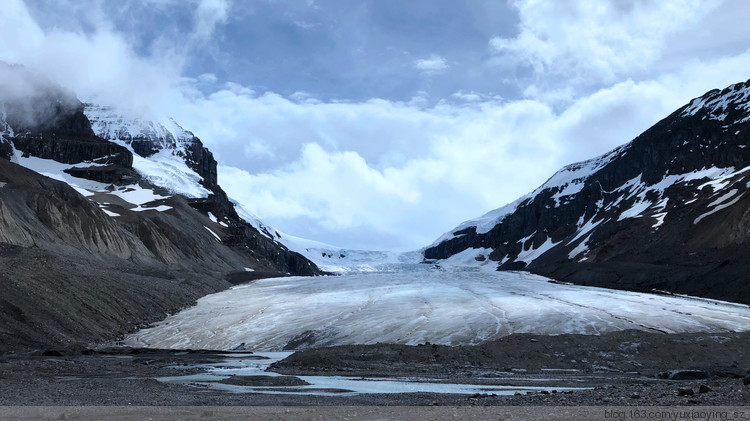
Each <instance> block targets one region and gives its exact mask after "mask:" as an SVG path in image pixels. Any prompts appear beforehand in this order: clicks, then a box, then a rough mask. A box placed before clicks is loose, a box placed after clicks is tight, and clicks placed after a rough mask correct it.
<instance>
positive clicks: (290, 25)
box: [0, 0, 750, 249]
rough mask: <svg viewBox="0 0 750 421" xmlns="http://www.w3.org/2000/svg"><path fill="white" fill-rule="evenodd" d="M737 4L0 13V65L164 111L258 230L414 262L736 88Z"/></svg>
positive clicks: (372, 1) (320, 5)
mask: <svg viewBox="0 0 750 421" xmlns="http://www.w3.org/2000/svg"><path fill="white" fill-rule="evenodd" d="M749 8H750V5H748V4H747V3H746V2H743V1H740V0H725V1H721V0H705V1H704V0H663V1H658V2H654V1H645V0H633V1H584V0H580V1H575V0H570V1H565V2H557V1H555V2H552V1H550V2H547V1H535V0H516V1H508V2H506V1H500V0H496V1H489V0H469V1H448V0H415V1H409V2H401V1H395V0H393V1H391V0H362V1H342V0H299V1H291V0H286V1H285V0H254V1H239V0H234V1H232V0H184V1H182V0H142V1H121V2H111V1H103V0H80V1H73V0H59V1H42V0H28V1H26V2H24V1H21V0H9V1H8V2H6V4H4V10H3V14H2V16H0V60H4V61H8V62H16V63H22V64H25V65H26V66H27V67H29V68H30V69H32V70H34V71H35V72H38V73H41V74H43V75H45V76H47V77H49V78H51V79H53V80H56V81H57V82H59V83H61V84H62V85H64V86H67V87H69V88H71V89H73V90H74V91H75V92H77V93H78V95H79V96H80V97H81V98H84V99H92V100H95V101H97V102H100V103H104V104H108V105H114V106H117V107H119V108H120V109H121V110H122V112H123V113H125V114H133V115H140V116H144V117H148V118H156V119H159V118H163V117H164V116H173V117H174V118H175V119H176V120H177V121H178V122H180V123H181V124H182V125H183V126H184V127H185V128H187V129H189V130H192V131H193V132H195V133H196V134H197V135H198V136H199V137H200V138H201V139H202V140H203V142H204V143H205V144H206V145H207V146H208V147H209V148H210V149H211V150H212V151H213V152H214V154H215V155H216V157H217V159H218V161H219V164H220V167H219V175H220V183H221V184H222V186H223V187H224V188H225V190H227V192H228V194H229V195H230V196H231V197H233V198H235V199H236V200H239V201H240V202H242V203H243V204H244V205H245V207H246V208H248V209H250V210H252V211H254V212H255V213H256V214H258V215H259V216H260V217H261V218H262V219H264V220H265V221H266V222H268V223H269V224H271V225H272V226H274V227H276V228H278V229H280V230H282V231H285V232H287V233H289V234H294V235H298V236H302V237H307V238H312V239H316V240H319V241H324V242H328V243H332V244H336V245H340V246H344V247H353V248H370V249H414V248H419V247H422V246H425V245H427V244H429V243H431V242H432V241H433V240H434V239H436V238H437V237H438V236H439V235H440V234H441V233H443V232H445V231H447V230H449V229H450V228H452V227H454V226H456V225H458V224H459V223H460V222H461V221H463V220H466V219H469V218H472V217H476V216H479V215H481V214H483V213H485V212H487V211H489V210H491V209H494V208H497V207H500V206H502V205H504V204H506V203H508V202H511V201H513V200H514V199H516V198H517V197H518V196H520V195H522V194H525V193H527V192H529V191H531V190H533V189H534V188H535V187H537V186H538V185H539V184H541V183H543V182H544V181H545V180H546V179H547V178H548V177H550V176H551V175H552V173H553V172H554V171H556V170H557V169H559V168H560V167H561V166H563V165H566V164H569V163H572V162H575V161H579V160H583V159H588V158H591V157H594V156H597V155H600V154H602V153H605V152H606V151H608V150H610V149H612V148H614V147H616V146H618V145H620V144H622V143H624V142H627V141H629V140H631V139H632V138H633V137H634V136H636V135H637V134H639V133H640V132H642V131H643V130H645V129H646V128H648V127H649V126H651V125H652V124H653V123H655V122H656V121H658V120H660V119H661V118H663V117H665V116H666V115H667V114H669V113H670V112H671V111H673V110H674V109H676V108H677V107H679V106H681V105H683V104H684V103H686V102H687V101H689V100H690V99H691V98H693V97H696V96H699V95H702V94H703V93H704V92H705V91H707V90H709V89H712V88H722V87H724V86H727V85H729V84H731V83H734V82H739V81H744V80H747V79H748V78H750V70H748V69H750V52H749V51H748V47H750V42H749V41H750V29H748V26H747V24H746V22H745V18H746V16H748V9H749Z"/></svg>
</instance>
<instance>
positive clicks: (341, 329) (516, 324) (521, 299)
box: [125, 270, 750, 351]
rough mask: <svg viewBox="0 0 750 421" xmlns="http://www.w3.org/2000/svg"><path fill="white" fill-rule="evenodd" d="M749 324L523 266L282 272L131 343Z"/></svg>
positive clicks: (321, 341) (229, 344) (749, 311)
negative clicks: (312, 274)
mask: <svg viewBox="0 0 750 421" xmlns="http://www.w3.org/2000/svg"><path fill="white" fill-rule="evenodd" d="M623 329H641V330H652V331H662V332H708V331H742V330H747V329H750V308H748V306H744V305H739V304H732V303H726V302H721V301H712V300H704V299H695V298H690V297H676V296H664V295H655V294H646V293H634V292H622V291H614V290H608V289H601V288H592V287H582V286H574V285H563V284H556V283H551V282H549V279H547V278H544V277H541V276H535V275H531V274H528V273H523V272H491V273H489V272H479V271H460V270H456V271H445V272H440V271H432V272H412V273H408V272H400V273H372V274H356V275H345V276H335V277H317V278H303V277H290V278H276V279H263V280H258V281H256V282H254V283H252V284H248V285H242V286H238V287H235V288H234V289H231V290H228V291H224V292H220V293H217V294H213V295H209V296H207V297H204V298H202V299H200V300H199V301H198V304H197V305H196V306H195V307H192V308H189V309H187V310H184V311H182V312H180V313H178V314H176V315H173V316H171V317H169V318H168V319H166V320H165V321H163V322H160V323H159V324H157V325H156V326H154V327H152V328H149V329H145V330H142V331H140V332H137V333H136V334H133V335H131V336H129V337H127V338H126V339H125V344H126V345H129V346H147V347H157V348H193V349H201V348H204V349H232V348H234V347H235V346H237V345H238V344H241V343H245V346H246V347H247V349H251V350H254V351H261V350H281V349H285V348H288V349H301V348H307V347H319V346H333V345H344V344H374V343H377V342H388V343H401V344H412V345H413V344H418V343H423V342H426V341H429V342H431V343H436V344H451V345H467V344H476V343H481V342H485V341H489V340H493V339H497V338H499V337H502V336H506V335H509V334H512V333H537V334H553V335H555V334H563V333H584V334H600V333H604V332H609V331H618V330H623Z"/></svg>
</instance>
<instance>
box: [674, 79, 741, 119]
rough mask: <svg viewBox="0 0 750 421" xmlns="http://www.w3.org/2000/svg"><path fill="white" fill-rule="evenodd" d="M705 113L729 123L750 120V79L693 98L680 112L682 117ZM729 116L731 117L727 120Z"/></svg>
mask: <svg viewBox="0 0 750 421" xmlns="http://www.w3.org/2000/svg"><path fill="white" fill-rule="evenodd" d="M698 113H705V116H703V118H709V119H711V120H719V121H726V122H727V123H729V124H736V123H744V122H746V121H748V120H750V81H748V82H743V83H736V84H734V85H731V86H729V87H728V88H726V89H724V90H718V89H714V90H712V91H709V92H708V93H706V94H705V95H703V96H701V97H699V98H695V99H693V100H692V101H691V102H690V104H688V105H687V106H686V107H685V108H684V109H683V111H682V113H680V116H682V117H688V116H694V115H696V114H698ZM727 117H730V119H729V120H727Z"/></svg>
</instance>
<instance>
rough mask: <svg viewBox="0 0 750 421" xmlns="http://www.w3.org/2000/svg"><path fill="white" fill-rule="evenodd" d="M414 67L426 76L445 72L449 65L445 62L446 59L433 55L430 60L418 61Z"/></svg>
mask: <svg viewBox="0 0 750 421" xmlns="http://www.w3.org/2000/svg"><path fill="white" fill-rule="evenodd" d="M414 67H416V68H417V69H419V70H421V71H422V72H423V73H425V74H429V75H432V74H437V73H442V72H443V71H445V70H446V69H447V68H448V63H447V62H446V61H445V58H443V57H440V56H438V55H435V54H433V55H431V56H430V58H425V59H420V60H416V61H415V62H414Z"/></svg>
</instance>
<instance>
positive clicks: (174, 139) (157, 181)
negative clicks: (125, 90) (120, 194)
mask: <svg viewBox="0 0 750 421" xmlns="http://www.w3.org/2000/svg"><path fill="white" fill-rule="evenodd" d="M84 114H86V117H88V119H89V121H90V122H91V128H92V129H93V130H94V133H96V135H97V136H99V137H101V138H104V139H107V140H109V141H111V142H113V143H116V144H119V145H121V146H124V147H126V148H127V149H128V150H130V151H131V152H132V153H133V169H134V170H135V171H136V172H138V173H139V174H140V175H141V176H142V177H144V178H145V179H147V180H148V181H149V182H151V183H152V184H154V185H156V186H158V187H161V188H164V189H167V190H168V191H169V192H171V193H174V194H181V195H183V196H186V197H190V198H199V197H207V196H208V195H209V194H210V193H211V190H210V185H211V184H215V181H213V183H206V180H205V177H204V175H205V174H204V175H202V174H200V173H199V170H200V169H201V168H202V167H205V165H201V163H200V162H198V160H196V159H194V158H193V155H195V149H196V147H197V149H198V150H201V149H203V146H202V145H201V144H200V142H199V141H198V139H197V138H196V137H195V136H194V135H193V133H191V132H189V131H187V130H185V129H183V128H182V127H181V126H180V125H179V124H177V123H176V122H175V121H174V120H173V119H171V118H170V119H166V120H165V121H164V122H155V121H150V120H146V119H138V118H130V117H125V116H123V115H121V114H119V113H118V112H117V110H116V109H114V108H112V107H108V106H101V105H96V104H91V103H87V104H85V107H84ZM206 184H209V186H207V185H206Z"/></svg>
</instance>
